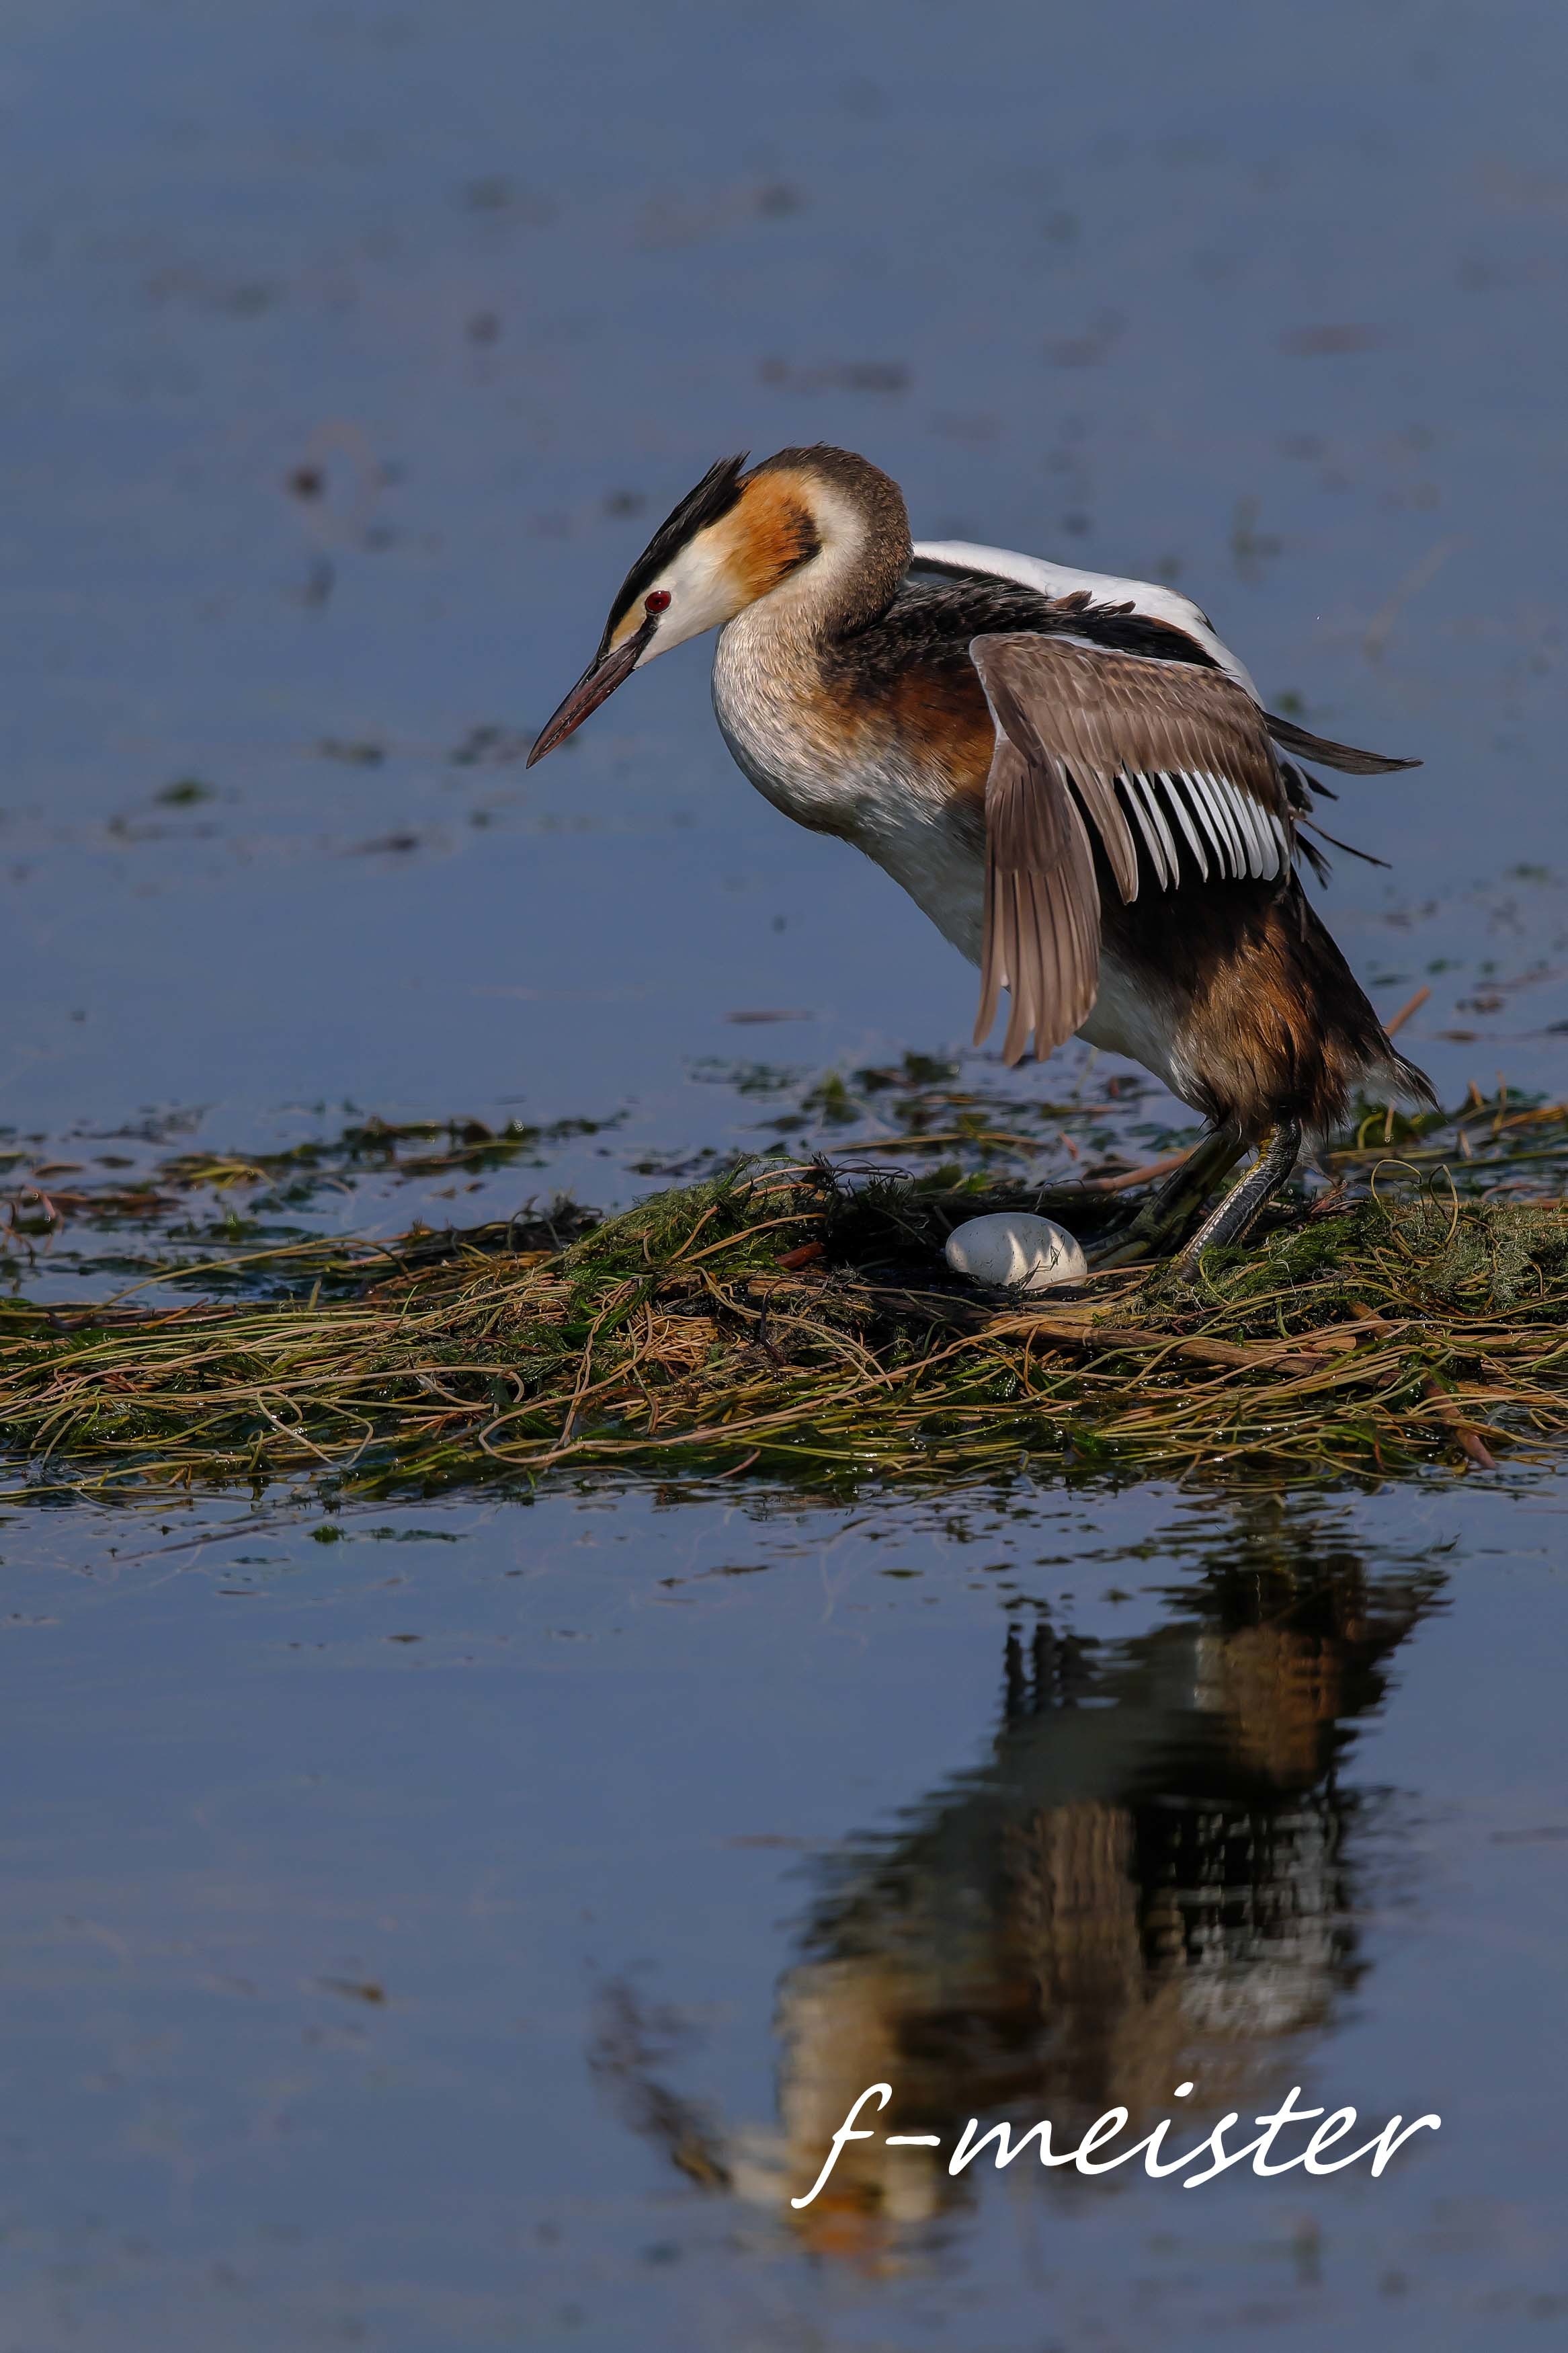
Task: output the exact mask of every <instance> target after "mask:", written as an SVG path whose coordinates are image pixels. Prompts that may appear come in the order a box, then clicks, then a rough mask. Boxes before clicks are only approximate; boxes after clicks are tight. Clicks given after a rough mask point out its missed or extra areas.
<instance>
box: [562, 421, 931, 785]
mask: <svg viewBox="0 0 1568 2353" xmlns="http://www.w3.org/2000/svg"><path fill="white" fill-rule="evenodd" d="M745 463H746V460H745V458H744V456H743V455H742V456H741V457H738V458H721V459H720V461H719V463H718V464H717V465H716V466H710V468H709V470H708V471H707V473H706V474H704V475H703V477H702V480H700V482H699V483H698V484H697V486H696V488H695V490H692V491H688V492H687V494H686V496H685V498H683V499H682V500H681V501H680V504H679V506H678V507H677V508H676V509H675V511H674V512H673V513H672V514H670V515H668V516H667V517H666V519H665V521H664V522H662V523H660V525H659V527H658V530H657V531H656V532H655V533H654V535H653V537H652V538H651V539H650V540H649V542H648V543H647V547H645V548H644V550H643V552H642V554H641V555H639V556H638V558H637V562H636V563H635V564H634V565H633V566H632V568H631V570H630V571H629V572H628V573H627V575H626V578H625V580H624V581H623V582H622V584H621V588H620V593H619V595H618V596H616V601H615V603H614V604H613V605H612V606H611V607H610V617H609V619H608V620H607V621H606V623H605V634H604V636H603V637H602V638H601V639H600V640H599V650H598V652H597V653H596V654H595V656H594V659H593V660H592V661H591V662H590V663H589V664H588V667H587V669H586V670H584V673H583V675H582V677H581V678H580V679H579V680H578V681H577V683H576V685H575V686H574V688H573V689H572V691H571V693H570V694H569V695H567V697H566V699H565V701H564V702H563V703H562V704H561V706H560V708H559V709H558V710H557V711H556V712H554V713H553V715H552V717H551V718H550V719H549V720H548V721H547V722H546V723H545V725H544V727H543V729H542V732H541V733H540V735H539V737H538V738H537V740H536V742H535V744H534V746H533V749H532V751H531V753H530V754H529V757H528V765H529V766H530V767H531V766H532V765H533V763H534V762H535V761H536V760H542V759H543V757H544V755H545V754H546V753H547V752H552V751H553V750H554V749H555V747H556V745H557V744H563V743H564V742H565V740H566V738H567V736H568V735H570V734H572V733H573V732H574V730H575V729H576V728H578V727H580V726H581V725H582V723H583V722H584V719H586V718H587V717H588V715H589V713H590V712H595V711H597V709H598V708H599V705H600V704H601V703H602V702H605V701H606V700H607V699H608V697H609V696H610V695H612V694H613V693H614V692H615V691H616V687H617V686H619V685H621V684H622V683H623V681H625V680H626V679H628V678H630V676H631V674H632V672H633V670H640V669H641V668H642V667H643V665H644V664H645V663H647V662H650V661H652V659H654V656H655V655H656V654H662V653H668V651H669V649H670V648H671V647H672V646H679V645H684V644H685V642H686V640H687V639H688V638H699V637H701V636H703V635H704V633H705V632H706V631H707V630H709V629H720V628H723V627H724V626H725V624H726V623H727V622H730V621H732V620H733V619H734V618H735V617H736V616H737V614H740V613H743V612H744V611H745V610H746V608H747V607H748V606H751V605H754V604H757V603H758V602H759V601H760V600H761V599H763V598H764V597H767V598H777V599H779V600H780V601H781V603H782V602H784V601H791V600H792V599H793V601H794V602H795V603H796V604H797V605H798V606H799V607H800V609H801V610H802V611H803V612H806V611H808V610H809V609H810V608H811V607H813V606H814V605H815V606H816V607H819V608H821V609H822V610H824V611H826V609H827V607H828V606H829V605H831V606H832V608H833V613H834V617H835V618H836V619H837V620H838V621H840V622H841V623H844V622H848V621H852V620H853V619H854V618H855V617H864V614H867V613H869V612H875V611H878V610H879V609H880V607H881V606H882V605H884V604H885V603H886V602H887V600H888V598H889V596H891V595H892V592H893V588H894V587H895V586H896V585H897V582H898V579H899V576H900V574H901V573H902V571H903V568H904V565H906V564H907V563H908V561H909V554H910V535H909V522H908V518H907V517H906V515H905V512H904V502H903V500H902V498H901V497H900V493H899V490H898V487H897V485H896V484H895V483H893V482H890V481H889V479H888V477H887V476H886V474H883V473H879V471H878V470H877V468H876V467H875V466H872V465H870V464H869V463H868V461H867V460H866V459H864V458H856V457H853V456H851V454H850V453H849V452H848V451H847V450H844V449H829V448H814V449H782V450H780V452H779V454H778V456H777V457H776V458H769V459H766V461H765V462H764V463H763V464H762V465H760V466H755V467H753V468H752V471H751V472H750V473H749V474H748V473H746V472H744V471H743V468H744V466H745ZM868 600H869V601H868Z"/></svg>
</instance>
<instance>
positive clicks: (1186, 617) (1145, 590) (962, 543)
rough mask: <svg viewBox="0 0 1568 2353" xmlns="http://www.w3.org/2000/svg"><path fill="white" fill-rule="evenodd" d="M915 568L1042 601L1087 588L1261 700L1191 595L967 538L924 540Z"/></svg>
mask: <svg viewBox="0 0 1568 2353" xmlns="http://www.w3.org/2000/svg"><path fill="white" fill-rule="evenodd" d="M914 561H915V563H917V564H952V565H961V566H962V567H963V569H964V570H965V571H967V572H988V573H989V574H990V575H991V576H992V577H993V579H995V580H1016V581H1017V583H1018V585H1019V586H1020V587H1024V588H1037V589H1038V590H1039V591H1040V593H1041V595H1042V596H1074V595H1076V593H1077V591H1078V590H1079V589H1080V588H1087V589H1088V590H1089V595H1090V596H1092V597H1093V599H1094V601H1095V603H1096V604H1097V605H1128V604H1130V605H1131V607H1132V609H1133V611H1134V612H1135V613H1141V614H1142V616H1143V617H1144V618H1145V619H1146V620H1150V621H1164V622H1166V623H1168V624H1169V626H1170V627H1171V628H1173V629H1181V630H1182V631H1184V634H1185V635H1186V636H1187V637H1189V638H1194V639H1195V640H1196V642H1197V643H1198V644H1199V645H1200V646H1202V648H1203V649H1204V651H1205V653H1207V654H1212V655H1213V657H1214V659H1215V661H1216V662H1217V663H1218V664H1219V667H1220V669H1221V670H1223V671H1224V672H1225V674H1226V677H1227V678H1233V679H1235V681H1236V682H1237V686H1239V687H1241V688H1243V689H1244V690H1245V691H1246V692H1247V694H1249V695H1250V696H1251V697H1252V700H1253V702H1256V703H1257V704H1258V706H1259V708H1260V709H1261V707H1262V701H1263V698H1262V696H1261V695H1260V694H1259V693H1258V689H1257V687H1256V686H1255V685H1254V684H1253V682H1252V680H1251V679H1250V677H1249V676H1248V675H1247V671H1246V670H1244V669H1243V668H1242V666H1241V664H1240V662H1238V661H1237V658H1236V656H1235V655H1234V654H1233V653H1232V652H1231V650H1230V648H1229V647H1228V646H1227V645H1226V644H1224V643H1223V642H1222V641H1221V639H1220V638H1217V637H1215V632H1214V628H1213V625H1212V624H1211V623H1210V621H1209V619H1208V617H1207V616H1206V615H1205V614H1204V613H1203V612H1201V611H1200V610H1199V608H1198V607H1197V606H1196V605H1194V603H1193V600H1192V598H1191V597H1190V596H1178V595H1177V593H1176V591H1175V590H1174V589H1173V588H1164V587H1162V586H1161V585H1160V583H1159V582H1158V581H1157V580H1121V579H1119V578H1118V577H1117V575H1115V574H1114V573H1111V572H1080V571H1079V570H1078V569H1077V567H1076V566H1075V565H1070V564H1053V563H1051V562H1050V561H1049V560H1048V559H1047V557H1046V556H1043V555H1019V554H1017V553H1016V551H1015V550H1014V549H1012V548H1010V547H982V546H980V545H978V544H977V543H976V542H974V541H973V540H967V539H923V540H920V541H918V542H917V543H916V545H915V549H914Z"/></svg>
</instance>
